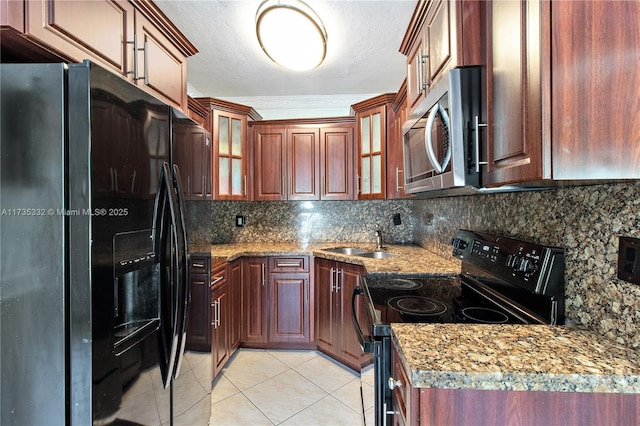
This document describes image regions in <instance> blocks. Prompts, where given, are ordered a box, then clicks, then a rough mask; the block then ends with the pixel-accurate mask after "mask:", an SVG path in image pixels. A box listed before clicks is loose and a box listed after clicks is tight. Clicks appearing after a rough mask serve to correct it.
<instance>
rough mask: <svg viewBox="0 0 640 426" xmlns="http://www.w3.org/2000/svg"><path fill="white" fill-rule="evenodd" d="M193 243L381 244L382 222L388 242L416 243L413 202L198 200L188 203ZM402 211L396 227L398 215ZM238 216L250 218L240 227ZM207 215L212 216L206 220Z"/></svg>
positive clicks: (189, 224)
mask: <svg viewBox="0 0 640 426" xmlns="http://www.w3.org/2000/svg"><path fill="white" fill-rule="evenodd" d="M187 204H188V207H187V223H188V226H189V235H190V237H189V239H190V241H191V242H193V243H207V242H211V243H243V242H274V241H278V242H302V243H305V242H308V243H318V242H336V243H338V242H357V243H369V242H370V243H371V244H372V245H373V244H375V235H374V229H375V225H376V224H380V226H381V227H382V228H383V239H384V242H387V243H396V244H411V243H413V228H414V223H413V216H412V214H411V212H412V204H413V201H409V200H376V201H269V202H258V201H256V202H245V201H213V202H207V201H192V202H189V203H187ZM396 213H397V214H399V215H400V221H401V224H400V225H394V223H393V215H394V214H396ZM236 215H244V216H245V217H246V225H245V226H244V227H237V226H235V219H236ZM202 218H210V222H208V223H206V221H205V220H202Z"/></svg>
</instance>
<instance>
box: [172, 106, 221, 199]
mask: <svg viewBox="0 0 640 426" xmlns="http://www.w3.org/2000/svg"><path fill="white" fill-rule="evenodd" d="M172 130H173V150H172V153H173V157H174V163H175V164H176V165H177V166H178V169H179V170H180V177H181V180H182V189H183V193H184V197H185V199H187V200H210V199H211V186H212V185H211V172H210V171H211V137H210V134H209V132H208V131H207V130H206V129H205V128H204V127H202V126H199V125H197V124H195V123H193V122H192V121H191V120H179V119H176V118H174V120H173V127H172Z"/></svg>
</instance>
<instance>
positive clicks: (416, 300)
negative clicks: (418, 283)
mask: <svg viewBox="0 0 640 426" xmlns="http://www.w3.org/2000/svg"><path fill="white" fill-rule="evenodd" d="M387 304H388V305H389V307H390V308H392V309H395V310H396V311H398V312H400V313H401V314H410V315H423V316H434V315H440V314H443V313H445V312H447V305H445V304H444V303H442V302H439V301H437V300H433V299H429V298H427V297H421V296H397V297H392V298H391V299H389V300H388V301H387Z"/></svg>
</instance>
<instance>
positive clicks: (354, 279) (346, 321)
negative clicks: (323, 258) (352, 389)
mask: <svg viewBox="0 0 640 426" xmlns="http://www.w3.org/2000/svg"><path fill="white" fill-rule="evenodd" d="M336 268H337V269H338V274H337V276H338V279H337V290H336V293H337V294H338V297H339V299H340V302H339V310H338V311H337V312H336V315H337V318H336V323H337V324H338V327H340V333H339V336H340V342H339V346H338V347H339V351H338V355H339V356H340V358H342V359H343V360H344V361H345V362H346V363H347V365H350V366H351V367H352V368H356V369H359V368H360V366H361V360H362V358H363V352H362V348H361V347H360V341H359V340H358V335H357V334H356V331H355V328H354V325H353V313H352V307H351V298H352V296H353V291H354V289H355V288H356V287H357V286H359V285H360V276H361V275H362V274H363V273H364V271H363V269H362V267H360V266H357V265H351V264H348V263H341V262H338V263H337V264H336ZM362 300H363V298H361V297H358V298H357V299H356V312H358V313H359V312H360V311H361V310H362V306H361V305H362V303H361V301H362Z"/></svg>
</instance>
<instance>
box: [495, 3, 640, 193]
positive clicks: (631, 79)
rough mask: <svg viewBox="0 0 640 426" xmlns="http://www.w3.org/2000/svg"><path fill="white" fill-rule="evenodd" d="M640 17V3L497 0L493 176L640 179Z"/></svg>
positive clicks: (499, 179) (542, 180) (525, 180)
mask: <svg viewBox="0 0 640 426" xmlns="http://www.w3.org/2000/svg"><path fill="white" fill-rule="evenodd" d="M639 25H640V4H639V3H638V2H628V1H610V2H587V3H582V2H580V3H575V2H561V1H557V2H546V1H538V0H532V1H523V2H504V1H494V2H490V3H488V10H487V32H488V44H487V70H488V71H487V74H488V78H487V99H488V111H487V116H488V126H487V129H486V130H487V136H488V140H489V146H488V154H487V157H488V158H487V162H488V165H487V167H486V169H485V171H484V174H483V180H484V182H485V184H486V185H488V186H500V185H503V184H511V183H519V184H525V185H538V184H542V185H548V184H554V183H557V184H562V183H563V182H564V183H567V184H571V183H580V182H589V181H594V180H596V179H600V180H602V179H606V180H614V179H638V178H640V139H639V136H638V129H639V128H640V114H637V113H630V112H631V111H637V99H636V98H637V96H633V95H631V93H632V92H633V91H634V90H635V88H637V87H639V86H640V70H639V69H638V67H637V63H638V57H637V55H635V56H634V55H631V56H630V55H629V43H630V40H636V41H637V40H638V26H639ZM569 29H570V30H569ZM603 114H604V116H603ZM605 116H606V117H605Z"/></svg>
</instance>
